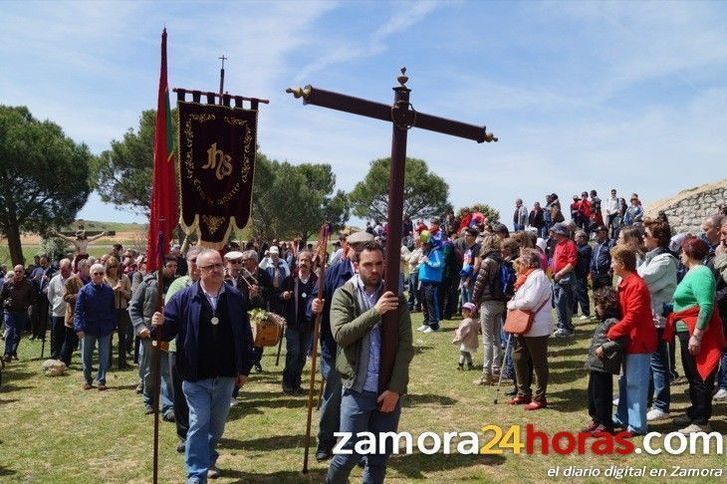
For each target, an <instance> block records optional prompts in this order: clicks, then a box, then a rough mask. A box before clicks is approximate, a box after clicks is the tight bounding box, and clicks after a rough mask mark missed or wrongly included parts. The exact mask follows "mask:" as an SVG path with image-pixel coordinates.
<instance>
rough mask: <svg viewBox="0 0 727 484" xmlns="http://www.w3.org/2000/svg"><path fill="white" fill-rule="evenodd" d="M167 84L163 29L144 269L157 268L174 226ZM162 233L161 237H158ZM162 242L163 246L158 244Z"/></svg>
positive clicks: (174, 214) (174, 180) (166, 250)
mask: <svg viewBox="0 0 727 484" xmlns="http://www.w3.org/2000/svg"><path fill="white" fill-rule="evenodd" d="M172 131H173V129H172V116H171V110H170V108H169V86H168V85H167V29H164V31H163V32H162V65H161V73H160V74H159V97H158V101H157V116H156V125H155V129H154V181H153V184H152V188H151V214H150V216H149V234H148V236H147V246H146V247H147V250H146V270H147V272H152V271H155V270H157V269H158V267H159V266H158V264H159V259H160V255H164V254H166V253H167V252H168V248H169V247H168V246H169V240H171V235H172V232H173V230H174V227H176V226H177V222H178V218H179V212H178V208H177V186H176V179H175V175H174V138H173V136H172ZM160 235H161V237H160ZM160 241H164V242H163V244H164V247H159V244H160Z"/></svg>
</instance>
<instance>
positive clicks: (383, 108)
mask: <svg viewBox="0 0 727 484" xmlns="http://www.w3.org/2000/svg"><path fill="white" fill-rule="evenodd" d="M397 80H398V81H399V85H398V86H396V87H394V88H393V89H394V104H393V105H391V106H389V105H387V104H382V103H377V102H374V101H368V100H365V99H360V98H356V97H352V96H347V95H345V94H339V93H336V92H332V91H324V90H322V89H317V88H315V87H313V86H310V85H308V86H305V87H304V88H300V87H299V88H295V89H293V88H289V89H287V90H286V92H288V93H292V94H293V95H294V96H295V98H296V99H297V98H301V97H302V98H303V104H314V105H316V106H321V107H325V108H329V109H335V110H338V111H343V112H347V113H353V114H358V115H360V116H366V117H369V118H375V119H380V120H382V121H389V122H391V123H392V125H393V129H394V131H393V135H392V141H391V172H390V177H389V212H388V219H387V222H388V237H387V238H386V254H387V257H386V272H385V274H386V278H385V289H384V290H385V291H391V292H393V293H394V294H397V293H398V292H399V268H400V257H399V254H400V252H401V224H402V217H403V213H402V212H403V210H404V168H405V162H406V138H407V131H408V130H409V129H410V128H412V127H417V128H422V129H428V130H430V131H436V132H438V133H444V134H448V135H451V136H457V137H460V138H467V139H471V140H475V141H477V142H478V143H482V142H485V141H487V142H488V143H489V142H491V141H497V137H495V136H494V135H493V134H492V133H488V132H487V130H486V128H485V126H482V127H480V126H475V125H472V124H466V123H462V122H460V121H453V120H450V119H445V118H440V117H437V116H432V115H429V114H424V113H419V112H416V111H415V110H414V107H413V106H412V105H411V103H410V102H409V93H410V92H411V90H410V89H409V88H408V87H406V82H407V81H408V80H409V78H408V77H407V76H406V67H404V68H402V69H401V75H400V76H399V77H397ZM381 329H382V337H381V340H382V345H381V368H380V369H379V390H380V391H384V390H386V389H387V386H388V383H389V380H390V379H391V374H392V370H393V368H394V357H395V355H396V346H397V342H398V321H397V314H396V312H393V311H390V312H388V313H386V314H385V315H384V317H383V321H382V328H381Z"/></svg>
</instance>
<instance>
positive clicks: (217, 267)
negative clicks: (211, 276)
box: [198, 264, 222, 271]
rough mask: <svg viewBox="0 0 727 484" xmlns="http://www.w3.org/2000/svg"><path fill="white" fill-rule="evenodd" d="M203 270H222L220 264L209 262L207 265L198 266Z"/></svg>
mask: <svg viewBox="0 0 727 484" xmlns="http://www.w3.org/2000/svg"><path fill="white" fill-rule="evenodd" d="M198 267H199V268H200V269H202V270H203V271H211V270H218V271H221V270H222V264H210V265H208V266H198Z"/></svg>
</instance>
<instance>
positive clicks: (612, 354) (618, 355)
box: [586, 318, 628, 375]
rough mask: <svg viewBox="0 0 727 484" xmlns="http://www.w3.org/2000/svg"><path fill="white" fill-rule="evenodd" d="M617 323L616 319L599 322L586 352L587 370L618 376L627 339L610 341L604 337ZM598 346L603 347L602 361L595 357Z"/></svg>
mask: <svg viewBox="0 0 727 484" xmlns="http://www.w3.org/2000/svg"><path fill="white" fill-rule="evenodd" d="M617 322H618V319H616V318H608V319H605V320H603V321H601V322H600V323H599V324H598V326H597V327H596V331H595V332H594V333H593V339H592V340H591V348H590V349H589V350H588V359H587V360H586V368H588V369H589V370H591V371H600V372H601V373H611V374H613V375H618V374H619V373H620V372H621V363H622V362H623V354H624V349H625V348H626V345H628V338H621V339H619V340H618V341H610V340H609V339H608V338H607V337H606V334H607V333H608V330H609V329H611V326H613V325H614V324H616V323H617ZM599 346H603V353H604V355H603V359H600V358H599V357H597V356H596V348H598V347H599Z"/></svg>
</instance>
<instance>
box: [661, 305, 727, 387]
mask: <svg viewBox="0 0 727 484" xmlns="http://www.w3.org/2000/svg"><path fill="white" fill-rule="evenodd" d="M697 316H699V305H695V306H692V307H690V308H687V309H683V310H681V311H679V312H678V313H671V314H670V315H669V317H668V318H667V320H666V327H665V328H664V336H663V339H664V341H669V340H671V338H672V336H673V335H674V329H675V327H676V323H677V321H683V322H684V324H686V325H687V328H688V329H689V334H690V335H691V334H693V333H694V328H695V327H696V326H697ZM725 346H727V342H726V341H725V335H724V329H723V328H722V320H721V319H720V317H719V310H718V309H717V307H716V306H715V308H714V312H713V313H712V319H710V320H709V325H708V326H707V329H706V330H705V331H704V334H703V335H702V347H701V348H700V349H699V353H697V354H696V355H694V360H695V362H696V363H697V372H698V373H699V376H700V377H702V380H706V379H707V378H708V377H709V375H711V374H712V372H713V371H715V370H716V369H717V365H719V360H720V357H721V356H722V348H724V347H725Z"/></svg>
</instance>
